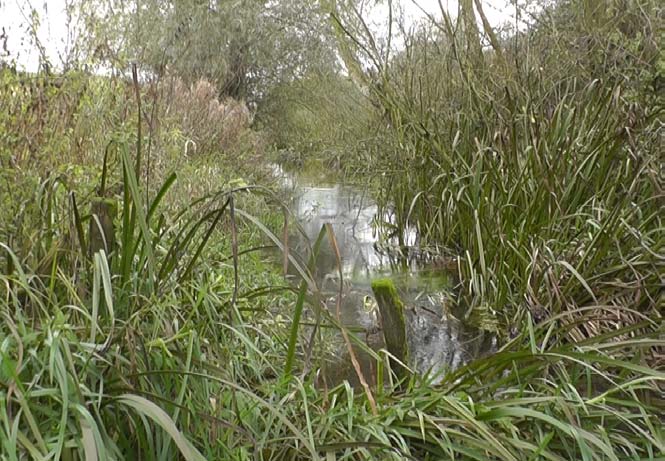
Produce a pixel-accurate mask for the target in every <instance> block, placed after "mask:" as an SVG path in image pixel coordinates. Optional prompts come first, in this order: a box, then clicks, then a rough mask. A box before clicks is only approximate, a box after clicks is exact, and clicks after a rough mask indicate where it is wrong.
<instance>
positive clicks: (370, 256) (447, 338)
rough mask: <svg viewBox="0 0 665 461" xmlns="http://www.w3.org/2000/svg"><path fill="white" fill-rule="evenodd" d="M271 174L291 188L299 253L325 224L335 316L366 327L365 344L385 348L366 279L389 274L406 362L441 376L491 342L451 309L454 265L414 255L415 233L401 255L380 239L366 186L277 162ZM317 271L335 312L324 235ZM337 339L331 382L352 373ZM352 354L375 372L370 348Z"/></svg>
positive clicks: (329, 374)
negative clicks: (400, 305) (330, 237)
mask: <svg viewBox="0 0 665 461" xmlns="http://www.w3.org/2000/svg"><path fill="white" fill-rule="evenodd" d="M274 173H275V175H276V176H277V177H278V178H279V180H280V181H281V183H282V186H283V187H284V188H285V189H288V190H289V191H290V196H291V203H290V207H291V211H292V212H293V214H294V215H295V218H296V219H297V220H298V222H299V224H300V225H301V226H302V228H303V230H304V235H303V234H300V233H298V234H295V235H294V236H292V237H291V238H290V246H291V248H292V250H294V251H295V252H296V253H300V254H304V253H305V250H306V248H308V247H309V246H311V245H312V244H313V242H314V241H315V240H316V238H317V236H318V235H319V232H320V231H321V227H322V226H323V225H324V224H330V225H331V227H332V230H333V232H334V234H335V239H336V241H337V245H338V248H339V252H340V256H341V268H342V279H343V280H342V285H343V286H342V293H343V295H342V298H341V300H340V318H339V320H340V321H341V322H342V323H343V324H344V325H346V326H347V327H350V328H353V329H355V330H356V331H358V330H359V331H361V332H364V335H362V334H361V337H363V336H364V337H365V338H366V340H367V342H368V344H369V345H370V346H371V347H373V348H375V349H379V348H381V347H383V336H382V333H381V331H380V319H379V318H378V309H377V307H376V302H375V301H374V298H373V295H372V290H371V281H372V279H374V278H377V277H390V278H391V279H392V280H393V281H394V282H395V285H396V287H397V289H398V291H399V294H400V297H401V298H402V300H403V301H404V304H405V306H406V308H407V312H406V319H407V336H408V342H409V351H410V355H411V357H410V359H411V363H410V366H412V367H413V368H415V369H416V370H417V371H418V372H419V373H428V372H430V373H432V374H433V375H438V376H439V377H441V376H442V374H443V373H445V371H446V370H451V369H455V368H457V367H459V366H460V365H462V364H463V363H464V362H465V361H467V360H468V359H469V358H471V357H473V356H475V355H478V354H480V353H482V352H484V351H486V350H487V349H488V348H489V347H491V345H490V344H489V343H488V341H487V338H483V335H482V334H481V332H479V331H476V330H474V329H471V328H468V327H465V326H464V325H463V323H462V322H460V321H459V320H457V319H456V318H455V317H454V316H453V315H452V313H453V309H451V306H452V305H453V304H454V303H453V300H454V284H455V282H454V280H455V276H454V272H452V271H451V270H450V268H445V267H442V265H441V259H439V260H437V258H431V257H429V258H425V257H418V256H419V255H418V251H417V250H416V248H415V246H414V244H415V242H416V235H415V232H411V233H409V235H407V236H405V240H406V242H407V244H408V245H411V246H412V247H411V249H410V250H411V251H407V252H406V253H407V254H406V255H405V254H404V253H405V251H396V249H397V248H398V247H397V245H395V242H380V240H379V237H378V233H377V229H376V227H377V221H380V220H381V219H383V220H389V216H379V208H378V206H377V204H376V202H375V201H374V200H373V199H372V197H371V196H370V195H369V193H368V192H367V191H366V188H365V189H363V188H361V187H359V186H357V185H355V186H354V185H349V184H342V183H337V182H332V181H326V180H324V179H321V178H313V177H307V176H305V175H298V176H296V175H292V174H289V173H286V172H285V171H284V170H283V169H282V168H280V167H279V166H277V165H276V166H275V167H274ZM378 218H381V219H378ZM420 256H422V255H420ZM315 278H316V282H317V285H318V286H319V287H321V291H322V292H323V294H324V296H325V297H326V301H327V302H326V304H327V306H328V307H329V310H330V311H331V312H333V313H334V312H335V310H336V302H337V296H338V294H339V289H340V280H339V270H338V263H337V257H336V255H335V252H334V250H333V248H332V246H331V245H330V244H329V243H328V242H327V241H326V242H324V243H323V245H322V248H321V250H320V252H319V254H318V255H317V259H316V273H315ZM338 339H339V340H338V341H337V342H338V344H337V345H336V346H335V347H337V348H338V349H339V354H338V356H341V357H343V358H342V359H340V360H339V361H337V362H336V363H334V364H332V366H330V367H328V368H329V370H328V371H327V372H326V378H327V379H328V380H329V381H332V382H333V383H334V382H338V381H340V380H342V379H349V381H351V382H352V383H354V382H356V380H357V377H356V376H355V373H354V372H353V370H352V368H351V366H350V360H349V358H348V355H346V356H345V349H344V345H343V343H342V342H341V338H338ZM356 354H357V355H358V358H359V361H360V362H361V366H362V368H363V373H364V374H365V376H373V375H374V373H373V371H374V370H373V363H372V360H370V357H368V354H364V353H362V351H356ZM368 379H370V378H368Z"/></svg>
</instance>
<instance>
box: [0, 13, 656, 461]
mask: <svg viewBox="0 0 665 461" xmlns="http://www.w3.org/2000/svg"><path fill="white" fill-rule="evenodd" d="M99 3H101V2H96V1H94V0H82V1H78V2H73V3H72V5H75V6H78V7H79V9H78V10H77V12H76V14H78V15H79V17H80V18H83V19H85V21H83V23H84V24H85V25H86V26H85V27H87V29H84V30H83V32H82V34H81V37H80V39H81V40H82V41H81V43H80V44H79V47H77V48H75V51H76V52H77V53H79V54H80V55H81V56H79V58H78V59H80V61H81V62H80V63H78V64H79V65H78V66H74V65H73V64H72V63H71V62H69V61H67V63H66V64H67V66H69V69H71V68H76V69H78V70H67V71H64V70H63V71H62V73H60V74H58V75H54V74H53V73H51V72H50V71H49V66H44V68H43V69H42V70H41V71H40V72H38V73H37V74H30V73H27V72H23V71H20V70H17V69H16V68H14V67H13V66H12V65H11V63H10V62H9V61H7V63H6V64H2V68H1V69H0V105H1V106H2V108H3V110H2V112H1V113H0V165H1V167H2V170H1V171H0V205H1V206H0V267H1V269H0V316H1V317H2V320H1V321H0V459H2V460H19V459H64V460H78V459H85V460H116V459H147V460H167V459H186V460H188V461H190V460H202V459H237V460H249V459H256V460H269V459H270V460H273V459H274V460H295V459H302V460H305V459H321V460H324V459H325V460H326V461H328V460H360V459H381V460H382V459H395V460H402V459H414V460H435V459H436V460H438V459H450V460H487V459H492V460H527V459H528V460H577V459H580V460H648V459H651V460H657V459H663V456H665V431H664V429H663V427H665V356H664V351H665V323H664V320H663V302H664V301H663V288H662V287H663V286H664V285H665V277H664V273H665V270H664V268H665V252H664V248H663V245H664V243H665V234H664V232H663V231H664V228H663V221H662V220H663V207H664V201H663V200H664V195H663V187H664V184H663V141H664V140H663V136H664V133H665V132H664V130H663V115H664V110H665V106H664V103H665V101H664V98H663V88H664V86H663V82H664V81H665V74H664V72H665V56H664V55H663V50H664V49H665V46H663V45H664V44H663V36H662V34H663V32H662V26H663V9H662V7H661V6H660V5H659V3H658V2H656V1H655V0H635V1H624V0H608V1H606V2H593V1H583V2H569V1H564V0H561V1H557V2H543V4H542V5H541V8H539V9H538V10H537V11H536V12H535V13H532V14H533V16H532V17H530V19H528V20H526V22H525V23H524V24H525V25H524V27H522V28H521V29H520V30H508V31H505V32H503V33H499V32H497V31H496V30H495V29H492V28H491V26H490V25H489V23H488V22H487V18H486V16H485V14H484V10H483V2H481V1H474V2H472V1H471V0H463V1H460V2H459V3H460V9H459V11H458V14H457V15H451V14H448V13H447V12H446V11H445V10H443V9H442V11H440V12H439V14H437V15H435V16H432V17H428V18H426V19H427V21H426V23H424V24H421V25H420V26H418V27H414V28H412V29H408V28H407V26H406V24H404V23H403V22H402V21H401V16H400V15H399V14H398V9H397V8H394V7H395V6H396V5H393V3H397V2H385V3H386V5H387V8H388V11H389V14H388V21H389V23H388V26H389V27H385V28H384V29H381V30H380V31H378V32H377V31H373V27H372V25H370V24H367V23H366V22H365V18H366V11H365V10H364V8H366V7H367V5H365V3H364V2H357V1H351V0H349V1H342V0H339V1H337V2H334V1H326V2H320V4H319V2H311V4H312V6H311V7H310V6H297V5H295V3H297V2H294V4H292V2H281V1H277V2H256V3H252V4H251V5H249V6H243V7H239V9H240V10H242V11H241V13H242V14H240V13H239V14H240V15H239V16H238V17H237V18H236V19H238V20H237V21H234V18H233V14H234V11H231V10H227V6H226V5H222V3H223V2H219V5H217V2H210V4H215V5H217V6H216V7H214V8H213V7H211V6H210V5H208V3H209V2H203V4H202V3H201V2H168V5H169V7H164V8H162V7H160V5H159V4H160V3H161V2H151V1H147V2H145V3H144V4H143V2H141V3H142V4H143V6H142V7H141V8H134V7H133V6H128V3H127V2H118V5H115V6H117V8H111V9H110V10H109V11H107V10H105V9H104V8H101V7H100V8H99V9H96V6H99ZM112 3H113V2H112ZM304 3H306V2H303V4H304ZM520 11H521V14H524V15H527V13H529V12H530V11H531V10H529V9H525V10H522V9H520ZM97 14H99V15H100V16H96V15H97ZM103 14H107V15H106V16H103ZM141 14H143V15H147V16H146V17H150V18H151V19H150V21H147V20H145V18H144V21H141V20H139V19H141V18H140V17H139V16H140V15H141ZM183 18H185V19H183ZM33 19H34V17H33ZM198 23H201V24H202V26H201V27H200V28H197V27H194V26H195V25H196V24H198ZM142 24H149V25H150V27H148V26H147V25H146V26H145V28H141V25H142ZM204 26H205V27H204ZM262 26H265V27H264V28H262ZM134 28H138V30H136V29H134ZM259 29H261V31H260V33H259ZM254 32H256V34H254ZM215 34H216V35H215ZM382 34H383V36H382ZM35 38H36V36H35ZM85 38H90V41H89V42H86V41H85ZM207 40H209V41H207ZM213 40H219V43H223V44H224V46H223V47H222V48H221V50H220V52H219V56H217V55H213V54H211V53H210V49H211V45H210V43H211V41H213ZM273 42H274V43H275V44H278V45H279V46H277V45H276V46H275V48H274V50H275V53H276V54H279V56H277V55H275V56H271V54H270V51H269V50H270V49H271V48H270V44H271V43H273ZM164 44H167V45H164ZM91 45H92V46H91ZM308 45H309V46H308ZM87 47H90V49H88V48H87ZM165 47H166V48H165ZM278 51H279V53H278ZM179 56H185V57H186V58H187V59H178V57H179ZM337 56H339V57H340V59H337V58H336V57H337ZM42 58H44V56H42ZM340 61H343V62H344V66H343V68H342V66H341V62H340ZM42 64H44V63H42ZM94 65H98V66H100V67H101V68H103V69H106V70H107V71H108V69H109V68H111V71H110V72H106V73H105V74H103V73H102V72H100V73H98V74H92V73H88V72H84V71H83V70H82V69H84V68H89V66H94ZM67 66H64V67H65V68H67ZM86 66H88V67H86ZM275 159H277V160H279V161H280V162H282V163H284V164H290V165H296V166H302V165H309V166H310V167H311V166H312V165H313V166H314V167H316V168H319V167H320V166H321V165H324V166H325V167H327V168H329V169H334V170H336V171H337V173H338V174H339V175H347V176H349V177H354V178H360V179H362V181H363V182H364V183H365V184H366V185H367V187H368V188H370V189H371V190H372V193H373V194H374V195H375V197H376V199H377V201H378V202H379V203H380V204H381V207H382V208H383V210H385V212H386V213H384V214H381V216H390V219H388V220H387V222H383V223H378V226H377V229H378V231H379V232H380V234H381V239H382V241H385V242H393V241H395V242H397V243H396V246H402V247H403V246H406V243H407V242H406V241H405V236H406V235H407V234H408V233H409V232H415V233H416V234H417V236H418V244H419V245H420V246H421V247H423V248H427V249H428V250H429V249H435V250H436V251H439V252H440V253H441V254H445V257H446V261H447V264H448V265H449V266H454V271H455V278H456V280H457V281H458V282H459V283H458V285H457V286H456V287H455V298H456V299H455V302H456V303H457V309H455V312H461V315H460V319H459V320H460V321H465V322H474V323H478V324H480V325H482V326H485V328H491V329H492V333H493V334H495V335H496V336H497V337H498V338H499V348H498V350H497V351H496V352H494V353H492V354H491V355H487V356H484V357H481V358H478V359H476V360H473V361H471V362H469V363H467V364H466V365H464V366H463V367H461V368H459V369H457V370H451V371H450V373H448V374H447V375H445V376H443V377H441V376H436V377H435V376H428V375H425V376H419V375H416V374H412V373H409V372H408V370H407V369H406V367H403V366H402V365H401V364H399V363H398V362H397V361H396V360H395V357H394V356H391V355H390V354H389V353H388V352H387V351H384V350H381V351H379V352H375V351H373V350H372V349H370V348H369V347H367V346H366V345H365V343H364V338H363V336H362V334H359V333H357V332H355V331H352V330H350V329H346V328H343V327H342V326H341V325H340V322H339V321H338V320H339V318H338V317H336V313H335V312H334V311H333V310H332V309H331V310H328V309H326V307H325V306H324V304H323V303H322V301H321V299H322V298H323V294H322V292H321V289H320V288H319V287H317V284H316V282H315V280H316V279H315V277H314V275H313V273H314V271H315V261H316V255H317V253H318V252H319V251H322V250H321V249H322V247H323V246H324V245H329V246H330V247H331V248H332V249H333V251H337V249H336V248H337V242H336V240H335V236H334V235H333V234H332V232H331V231H330V229H331V228H330V227H329V226H325V227H324V228H323V229H322V230H321V233H320V235H319V238H318V239H317V240H316V241H314V242H312V248H310V251H309V253H308V254H307V255H305V257H304V258H303V257H302V255H296V254H294V253H293V252H292V251H291V250H290V249H289V235H290V233H292V232H298V223H296V222H294V219H293V217H292V216H291V215H290V214H289V211H288V208H287V206H286V205H285V204H284V203H283V202H282V201H281V200H280V199H279V196H280V194H279V193H278V192H275V191H274V190H272V189H271V188H270V187H268V186H269V183H270V176H269V169H268V167H267V165H268V162H270V161H273V160H275ZM252 184H264V185H252ZM266 184H268V186H266ZM267 247H277V249H278V250H279V252H280V256H279V259H280V260H279V261H278V262H277V263H275V262H274V261H272V258H271V257H266V252H265V250H266V248H267ZM337 254H339V253H338V251H337ZM307 258H309V260H307ZM337 262H338V266H339V260H338V261H337ZM289 268H290V270H291V271H295V272H296V273H297V274H298V279H297V284H293V282H292V280H291V279H290V278H285V277H284V275H283V272H287V269H289ZM340 274H341V269H340ZM341 283H342V281H341V280H340V285H341ZM340 296H341V288H340ZM405 308H408V306H405ZM310 314H311V315H310ZM479 319H480V320H479ZM312 327H314V328H312ZM330 329H334V330H341V331H342V337H343V339H344V342H345V345H346V347H347V349H348V350H349V351H351V356H350V358H349V360H350V361H352V362H353V365H354V369H355V371H356V373H357V374H358V376H357V377H358V381H359V382H360V386H358V387H353V386H351V385H350V384H349V383H348V382H343V383H341V384H339V385H336V386H334V387H333V386H331V385H329V384H328V383H326V380H325V378H322V376H323V375H324V374H323V373H322V372H321V370H322V369H324V368H325V367H326V366H330V365H329V362H330V360H329V359H330V355H331V354H330V353H331V351H330V347H329V345H328V344H326V335H325V334H324V333H323V331H324V330H330ZM354 348H356V349H358V348H359V349H366V353H367V354H369V355H371V356H373V357H374V358H375V360H376V366H375V376H365V375H363V372H362V371H361V370H360V368H359V367H358V366H357V363H356V362H355V357H354V356H353V350H354ZM435 378H436V379H435ZM434 382H436V384H434ZM376 383H385V384H384V385H376Z"/></svg>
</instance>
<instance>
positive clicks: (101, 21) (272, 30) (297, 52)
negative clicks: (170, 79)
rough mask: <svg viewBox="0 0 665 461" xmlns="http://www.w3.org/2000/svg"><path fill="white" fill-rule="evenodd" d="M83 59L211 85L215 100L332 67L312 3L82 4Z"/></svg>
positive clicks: (248, 95) (246, 95)
mask: <svg viewBox="0 0 665 461" xmlns="http://www.w3.org/2000/svg"><path fill="white" fill-rule="evenodd" d="M77 3H78V8H79V11H80V14H81V16H82V17H84V18H85V19H86V24H87V28H88V34H87V36H86V38H85V44H86V45H87V49H88V50H87V54H88V57H89V59H90V60H91V61H92V62H95V63H99V62H101V63H103V64H110V65H112V66H113V67H114V68H118V69H120V70H123V69H124V67H125V66H126V65H127V63H128V62H132V61H134V62H139V63H140V64H141V66H143V68H142V70H144V71H145V72H148V73H150V74H152V75H162V74H164V70H165V69H166V68H168V69H169V72H170V73H171V75H175V76H178V77H180V78H182V79H183V80H184V81H185V82H186V83H187V84H192V83H194V82H196V81H198V80H199V79H206V80H208V81H210V82H212V83H213V84H214V85H215V86H216V87H217V88H218V90H219V93H220V96H224V97H232V98H234V99H245V100H250V101H258V100H260V99H261V98H262V97H263V96H264V95H265V94H267V93H268V92H269V91H270V89H271V88H273V87H274V86H276V85H279V84H280V83H285V82H289V81H291V80H293V79H294V78H297V77H299V76H302V75H303V74H304V73H306V72H307V71H308V70H311V69H327V70H330V69H334V68H335V67H336V66H335V62H336V61H335V56H334V49H333V48H332V47H331V46H330V43H331V42H330V40H329V39H328V32H327V29H328V28H327V25H326V19H325V16H324V14H323V13H322V12H321V11H320V9H319V7H318V4H317V2H290V1H278V2H274V1H265V0H254V1H247V2H243V3H242V6H241V7H239V4H237V3H233V2H226V1H213V2H209V1H206V2H202V1H199V0H177V1H168V2H163V1H156V0H148V1H142V2H141V3H140V8H137V6H136V4H134V3H128V2H124V1H113V2H111V3H110V6H108V7H107V2H98V1H95V0H81V1H79V2H77Z"/></svg>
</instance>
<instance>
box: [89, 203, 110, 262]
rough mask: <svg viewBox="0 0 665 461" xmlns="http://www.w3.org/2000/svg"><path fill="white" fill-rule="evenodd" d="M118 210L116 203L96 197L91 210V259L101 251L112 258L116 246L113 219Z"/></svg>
mask: <svg viewBox="0 0 665 461" xmlns="http://www.w3.org/2000/svg"><path fill="white" fill-rule="evenodd" d="M116 210H117V204H116V201H115V200H113V199H105V198H101V197H96V198H93V199H92V204H91V210H90V257H91V258H92V257H94V255H95V253H97V252H98V251H99V250H104V252H105V253H106V257H107V258H109V261H110V258H111V252H112V251H113V248H114V246H115V229H114V228H113V219H114V218H115V215H116Z"/></svg>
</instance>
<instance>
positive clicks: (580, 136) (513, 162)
mask: <svg viewBox="0 0 665 461" xmlns="http://www.w3.org/2000/svg"><path fill="white" fill-rule="evenodd" d="M469 3H470V2H469ZM619 3H620V2H609V5H608V8H607V9H604V10H602V11H600V10H599V9H598V8H596V7H592V6H591V5H586V6H585V7H583V6H581V5H576V4H574V2H570V3H569V2H560V3H557V4H555V5H554V6H552V7H551V8H550V9H547V8H546V9H545V10H544V11H543V12H542V14H541V15H540V16H539V17H537V18H536V20H535V22H534V24H533V25H532V27H531V28H530V29H529V30H527V31H526V32H520V33H516V34H514V35H513V36H507V37H505V38H504V40H503V41H502V42H501V43H500V47H499V48H497V47H498V45H496V44H493V46H494V49H493V50H489V51H485V52H484V53H483V55H481V56H480V58H477V57H473V56H468V55H465V54H464V53H462V52H461V50H464V49H466V48H467V46H468V43H467V42H468V40H469V39H468V35H467V34H465V33H464V27H463V24H462V19H461V18H459V19H458V21H459V22H457V24H454V21H453V20H452V19H450V18H449V17H447V21H449V22H450V24H453V25H456V27H454V28H449V27H447V26H446V24H447V22H446V21H441V23H437V22H435V23H433V24H432V25H430V28H429V29H423V30H422V31H420V32H418V33H414V34H412V35H408V36H407V38H406V48H405V49H404V50H402V51H401V52H399V53H397V54H396V55H395V56H394V57H393V58H392V59H391V60H389V61H386V62H383V63H381V66H380V69H379V70H380V72H379V74H378V76H377V77H376V81H375V82H374V83H373V84H371V87H370V88H371V90H372V95H373V99H374V101H375V103H376V104H377V105H378V106H379V107H380V108H381V111H382V113H381V115H380V116H381V120H380V122H377V125H379V126H383V127H386V126H388V128H384V129H382V130H381V131H380V133H381V137H380V138H378V139H377V142H376V145H375V148H374V155H373V156H371V157H370V163H369V165H368V168H367V170H368V171H370V172H372V173H374V177H375V178H376V179H377V181H376V183H377V184H378V187H379V193H378V196H379V197H380V199H381V200H382V201H383V205H384V208H386V209H387V210H388V211H390V212H391V213H392V214H393V217H392V221H391V222H390V223H387V225H386V226H387V227H394V229H392V232H394V233H397V234H398V235H404V234H405V233H406V232H407V231H408V229H410V228H415V229H416V230H417V231H418V235H419V237H420V242H421V244H426V245H432V246H434V245H439V246H442V247H446V248H448V249H449V250H452V251H453V252H454V253H455V254H456V255H457V257H458V272H459V275H460V277H459V278H460V280H461V286H460V300H459V302H460V304H461V305H462V306H463V307H464V308H466V309H467V310H468V314H469V315H471V314H472V311H474V310H478V309H479V310H483V311H490V312H494V313H495V315H494V316H495V317H496V318H497V319H498V320H499V321H500V322H501V323H502V324H503V325H504V327H507V329H509V328H510V327H511V326H519V325H521V323H522V321H523V320H524V316H525V314H526V313H527V312H530V313H531V315H533V316H534V317H535V318H537V319H543V318H546V317H547V316H551V315H557V314H558V313H560V312H564V311H566V310H569V309H572V310H575V309H577V308H580V307H586V306H593V305H605V304H609V305H616V306H622V307H627V308H631V309H635V310H637V311H640V312H645V313H647V312H651V313H654V312H657V311H658V310H659V309H658V304H659V302H660V301H659V299H660V296H661V295H662V290H661V287H662V285H663V282H664V279H663V276H662V273H663V265H664V261H665V259H664V255H663V222H662V207H663V189H662V177H661V176H662V175H661V173H660V171H661V169H662V161H661V160H660V155H659V153H660V152H661V151H662V145H663V144H662V141H663V138H662V135H663V130H662V117H663V110H664V108H665V106H664V105H663V99H662V95H658V93H657V89H656V88H657V86H658V81H659V79H661V78H662V75H661V72H660V71H659V67H658V66H659V65H658V62H660V61H659V60H660V59H662V57H659V54H658V53H657V52H655V51H654V48H653V44H654V43H655V42H657V40H658V38H657V36H656V35H655V32H654V30H653V29H652V28H651V25H652V24H653V22H652V21H655V22H658V14H659V8H658V6H657V5H656V4H655V3H654V2H650V1H644V2H638V3H639V5H637V4H635V5H632V6H631V7H626V8H625V9H621V8H619V6H618V4H619ZM600 18H602V20H601V19H600ZM584 27H586V28H584ZM346 30H350V29H346ZM603 34H608V35H607V36H605V35H603ZM370 38H371V37H370ZM363 39H365V40H366V41H367V42H368V43H369V39H368V38H367V37H358V36H356V37H354V40H356V42H358V43H362V40H363ZM585 40H586V41H585ZM579 43H584V44H585V47H584V49H583V50H580V49H578V48H576V44H579ZM619 43H621V46H619ZM628 50H630V52H629V51H628ZM599 61H600V62H602V63H603V64H602V65H599V64H598V63H599ZM350 161H351V163H352V165H354V167H358V163H357V162H356V163H354V162H353V160H350ZM362 161H366V157H365V158H363V160H362ZM656 315H658V314H656ZM621 317H622V316H619V315H615V316H613V318H612V320H613V321H614V322H615V323H616V324H617V325H621V324H623V322H622V318H621Z"/></svg>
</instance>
